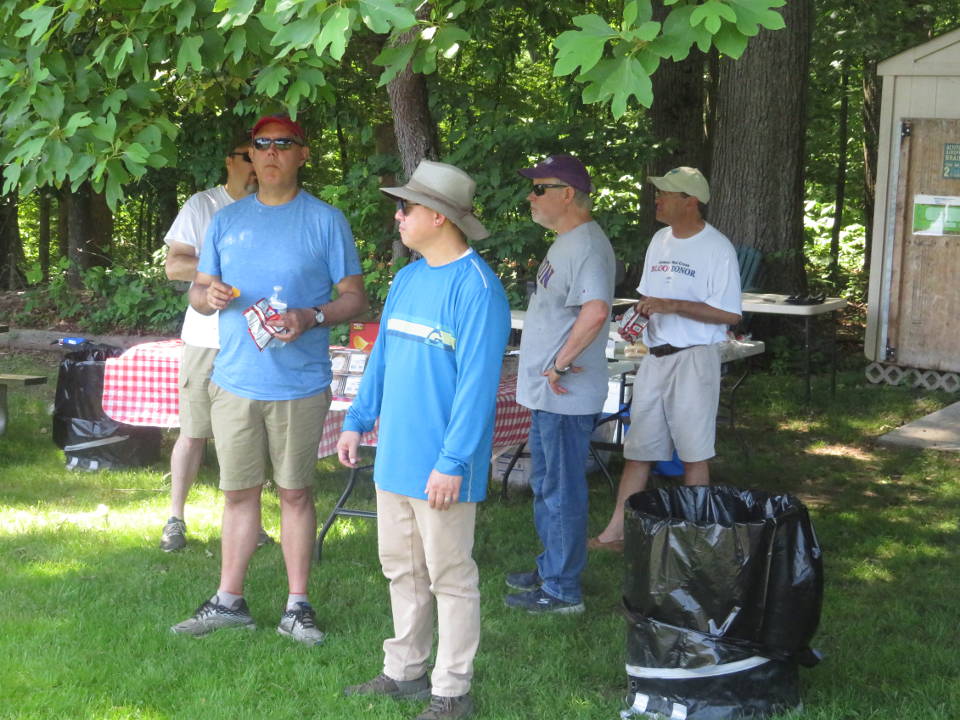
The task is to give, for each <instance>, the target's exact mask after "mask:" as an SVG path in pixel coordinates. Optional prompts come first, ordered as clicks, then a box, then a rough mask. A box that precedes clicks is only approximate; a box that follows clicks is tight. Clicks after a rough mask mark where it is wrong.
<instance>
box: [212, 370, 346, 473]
mask: <svg viewBox="0 0 960 720" xmlns="http://www.w3.org/2000/svg"><path fill="white" fill-rule="evenodd" d="M210 399H211V406H210V417H211V420H212V421H213V436H214V439H215V440H216V443H217V458H218V459H219V461H220V489H221V490H246V489H248V488H252V487H258V486H260V485H263V484H264V483H265V482H266V480H267V458H268V457H269V459H270V464H271V465H272V466H273V482H274V484H275V485H277V487H281V488H284V489H285V490H300V489H302V488H306V487H310V486H311V485H312V484H313V473H314V470H315V468H316V465H317V449H318V448H319V447H320V436H321V435H322V434H323V421H324V420H325V419H326V416H327V410H328V409H329V408H330V390H329V389H327V390H324V391H323V392H321V393H318V394H316V395H311V396H310V397H305V398H298V399H296V400H250V399H249V398H244V397H240V396H238V395H234V394H233V393H231V392H229V391H227V390H224V389H223V388H222V387H220V386H219V385H217V384H216V383H214V382H211V383H210Z"/></svg>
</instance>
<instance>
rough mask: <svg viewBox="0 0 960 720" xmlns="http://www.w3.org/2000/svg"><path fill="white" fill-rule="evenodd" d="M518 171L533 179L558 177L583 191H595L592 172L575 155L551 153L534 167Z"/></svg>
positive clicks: (588, 192)
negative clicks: (591, 176) (591, 179)
mask: <svg viewBox="0 0 960 720" xmlns="http://www.w3.org/2000/svg"><path fill="white" fill-rule="evenodd" d="M517 172H518V173H520V174H521V175H523V176H524V177H527V178H530V179H531V180H533V179H534V178H556V179H557V180H562V181H563V182H565V183H567V185H569V186H570V187H572V188H574V189H575V190H579V191H580V192H582V193H587V194H590V193H591V192H593V183H591V182H590V174H589V173H588V172H587V169H586V168H585V167H584V166H583V163H582V162H580V161H579V160H577V159H576V158H575V157H574V156H573V155H551V156H550V157H548V158H547V159H546V160H543V161H541V162H539V163H537V164H536V165H534V166H533V167H532V168H524V169H523V170H517Z"/></svg>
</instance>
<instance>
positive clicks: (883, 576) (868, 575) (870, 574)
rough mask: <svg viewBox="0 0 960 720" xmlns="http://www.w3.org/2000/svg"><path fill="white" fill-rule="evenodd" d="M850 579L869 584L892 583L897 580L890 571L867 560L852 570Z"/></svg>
mask: <svg viewBox="0 0 960 720" xmlns="http://www.w3.org/2000/svg"><path fill="white" fill-rule="evenodd" d="M850 577H852V578H853V579H855V580H861V581H863V582H867V583H877V582H882V583H892V582H894V581H895V580H896V576H895V575H894V574H893V573H892V572H891V571H890V570H888V569H887V568H885V567H883V566H882V565H881V564H880V563H878V562H876V561H873V560H866V561H864V562H862V563H860V564H858V565H857V566H856V567H853V568H850Z"/></svg>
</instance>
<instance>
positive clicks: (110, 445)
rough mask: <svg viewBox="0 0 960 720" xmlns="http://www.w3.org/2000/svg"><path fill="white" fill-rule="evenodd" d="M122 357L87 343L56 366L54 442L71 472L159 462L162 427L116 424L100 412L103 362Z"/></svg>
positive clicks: (110, 349) (114, 350)
mask: <svg viewBox="0 0 960 720" xmlns="http://www.w3.org/2000/svg"><path fill="white" fill-rule="evenodd" d="M122 352H123V350H122V349H121V348H118V347H114V346H112V345H97V344H94V343H86V344H85V345H82V346H80V349H78V350H75V351H74V352H70V353H67V354H66V355H65V356H64V357H63V360H62V361H61V362H60V371H59V374H58V376H57V393H56V397H55V399H54V404H53V441H54V443H56V445H57V447H59V448H62V449H63V453H64V455H65V457H66V461H67V467H68V468H70V469H74V468H76V469H82V470H102V469H111V468H125V467H135V466H140V465H148V464H150V463H152V462H155V461H156V460H158V459H159V457H160V441H161V431H160V428H149V427H134V426H132V425H126V424H124V423H119V422H117V421H116V420H113V419H112V418H110V417H108V416H107V415H106V414H105V413H104V412H103V406H102V402H103V372H104V367H105V366H106V360H107V358H111V357H117V356H118V355H120V354H121V353H122Z"/></svg>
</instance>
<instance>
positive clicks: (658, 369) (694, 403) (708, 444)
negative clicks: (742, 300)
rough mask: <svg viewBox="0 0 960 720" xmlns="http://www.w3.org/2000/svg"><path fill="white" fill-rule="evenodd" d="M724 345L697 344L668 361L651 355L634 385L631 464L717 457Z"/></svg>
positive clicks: (627, 449)
mask: <svg viewBox="0 0 960 720" xmlns="http://www.w3.org/2000/svg"><path fill="white" fill-rule="evenodd" d="M719 402H720V346H719V345H699V346H697V347H692V348H689V349H687V350H682V351H681V352H678V353H674V354H673V355H667V356H666V357H661V358H658V357H653V356H652V355H650V356H647V357H645V358H644V359H643V362H641V363H640V368H639V369H638V370H637V376H636V379H635V380H634V383H633V402H632V403H631V405H630V430H629V432H627V437H626V439H625V440H624V442H623V456H624V457H625V458H626V459H627V460H641V461H647V462H656V461H658V460H664V461H667V460H671V459H673V451H674V449H676V451H677V454H678V455H680V459H681V460H683V461H684V462H699V461H701V460H709V459H710V458H712V457H713V456H714V455H715V454H716V452H715V450H714V443H715V441H716V436H717V405H718V404H719Z"/></svg>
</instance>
